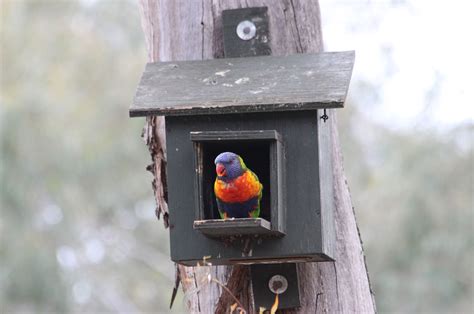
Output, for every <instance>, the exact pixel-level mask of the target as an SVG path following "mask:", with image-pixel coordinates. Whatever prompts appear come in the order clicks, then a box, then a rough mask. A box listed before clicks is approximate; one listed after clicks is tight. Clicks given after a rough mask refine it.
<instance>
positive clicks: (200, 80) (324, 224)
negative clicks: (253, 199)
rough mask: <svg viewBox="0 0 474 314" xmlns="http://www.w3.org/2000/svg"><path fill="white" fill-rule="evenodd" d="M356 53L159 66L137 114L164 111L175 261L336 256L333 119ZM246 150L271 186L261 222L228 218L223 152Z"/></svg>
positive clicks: (145, 82)
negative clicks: (221, 178) (217, 163)
mask: <svg viewBox="0 0 474 314" xmlns="http://www.w3.org/2000/svg"><path fill="white" fill-rule="evenodd" d="M353 63H354V52H331V53H319V54H297V55H291V56H285V57H274V56H262V57H248V58H227V59H214V60H206V61H182V62H164V63H149V64H147V66H146V69H145V72H144V74H143V76H142V79H141V81H140V84H139V86H138V90H137V93H136V96H135V99H134V102H133V105H132V106H131V108H130V115H131V116H146V115H164V116H165V120H166V137H167V177H168V199H169V201H168V202H169V204H168V205H169V212H170V216H169V221H170V241H171V257H172V260H173V261H175V262H179V263H183V264H186V265H195V264H196V263H197V262H199V261H202V259H203V257H206V259H207V261H209V262H212V263H213V264H231V263H262V262H263V263H266V262H291V261H323V260H331V259H332V257H333V250H334V243H335V233H334V198H333V192H332V191H333V183H332V182H333V178H332V159H331V155H330V152H331V145H332V143H331V137H330V134H329V123H325V121H323V120H322V119H320V116H321V114H322V109H325V108H338V107H343V104H344V100H345V98H346V94H347V89H348V86H349V82H350V77H351V73H352V68H353ZM223 151H233V152H235V153H237V154H239V155H241V156H242V157H243V158H244V160H245V162H246V164H247V166H248V167H249V168H250V169H252V170H253V171H254V172H255V173H257V175H258V176H259V178H260V181H261V182H262V184H263V186H264V189H263V198H262V204H261V205H262V206H261V207H262V208H261V215H260V217H259V218H255V219H250V218H248V219H245V218H243V219H234V220H221V219H218V218H219V217H218V214H217V209H216V203H215V196H214V194H213V181H214V179H215V172H214V158H215V157H216V156H217V154H219V153H220V152H223Z"/></svg>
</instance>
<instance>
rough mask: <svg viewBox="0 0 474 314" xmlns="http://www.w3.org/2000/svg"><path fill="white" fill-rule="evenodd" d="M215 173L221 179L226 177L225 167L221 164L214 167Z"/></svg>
mask: <svg viewBox="0 0 474 314" xmlns="http://www.w3.org/2000/svg"><path fill="white" fill-rule="evenodd" d="M216 172H217V175H218V176H219V177H223V176H225V175H226V171H225V167H224V165H223V164H221V163H219V164H217V165H216Z"/></svg>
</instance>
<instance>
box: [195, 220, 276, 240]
mask: <svg viewBox="0 0 474 314" xmlns="http://www.w3.org/2000/svg"><path fill="white" fill-rule="evenodd" d="M193 228H194V229H195V230H198V231H200V232H202V233H203V234H205V235H207V236H211V237H224V236H236V235H246V234H251V235H255V234H268V235H270V234H274V231H272V230H271V226H270V222H269V221H267V220H265V219H263V218H231V219H208V220H196V221H194V223H193Z"/></svg>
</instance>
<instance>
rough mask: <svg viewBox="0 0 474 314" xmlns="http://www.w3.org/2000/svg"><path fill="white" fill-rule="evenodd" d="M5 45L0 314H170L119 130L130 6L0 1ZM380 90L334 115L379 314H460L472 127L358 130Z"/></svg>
mask: <svg viewBox="0 0 474 314" xmlns="http://www.w3.org/2000/svg"><path fill="white" fill-rule="evenodd" d="M326 10H330V7H328V8H327V9H326ZM322 14H323V20H324V16H325V14H326V11H325V7H324V6H323V10H322ZM369 22H370V21H369ZM0 35H1V50H0V57H1V60H0V62H1V63H0V65H1V68H0V71H1V72H0V74H1V76H0V82H1V98H0V103H1V105H0V139H1V142H0V210H1V218H0V239H1V243H0V311H1V312H2V313H3V312H5V313H16V312H61V313H67V312H80V311H83V312H99V311H100V312H118V311H120V312H166V311H168V309H167V308H168V304H169V298H170V295H171V287H172V285H173V281H174V270H173V265H172V263H171V262H170V260H169V256H168V250H169V249H168V235H167V231H166V230H164V228H163V227H162V223H161V222H157V221H156V218H155V216H154V201H153V197H152V190H151V184H150V180H151V175H149V174H148V173H146V171H145V167H146V165H147V164H148V163H149V156H148V151H147V149H146V146H145V145H144V143H143V142H142V140H141V139H140V133H141V128H142V126H143V121H142V120H141V119H129V118H128V106H129V103H130V101H131V99H132V97H133V94H134V91H135V87H136V85H137V82H138V79H139V76H140V74H141V72H142V70H143V68H144V64H145V62H146V55H145V54H146V51H145V47H144V39H143V34H142V30H141V27H140V21H139V15H138V8H137V6H136V4H135V3H134V2H133V1H103V2H100V1H93V0H87V1H86V0H84V1H78V2H76V1H13V0H10V1H3V2H2V3H1V26H0ZM330 36H331V34H330V33H327V32H326V33H325V37H326V38H328V37H330ZM386 55H387V59H390V49H386ZM358 57H359V55H358ZM362 58H364V56H362ZM360 71H364V69H361V70H360ZM413 71H416V69H413ZM388 72H390V71H388ZM389 75H390V73H388V74H387V77H389ZM440 82H441V83H440ZM442 82H443V80H442V79H440V80H434V83H433V84H441V85H433V89H432V90H438V89H441V90H442V88H443V84H442ZM383 84H384V81H377V82H376V83H374V81H371V80H369V79H362V78H360V77H359V78H358V77H357V75H355V81H354V82H353V84H352V86H351V91H350V95H351V97H350V99H349V100H348V104H347V107H346V109H345V110H341V111H339V129H340V133H341V137H342V146H343V150H344V155H345V166H346V171H347V175H348V181H349V186H350V187H351V190H352V197H353V202H354V206H355V211H356V214H357V218H358V221H359V227H360V229H361V234H362V238H363V240H364V244H365V250H366V255H367V262H368V268H369V271H370V275H371V281H372V284H373V286H374V290H375V294H376V300H377V307H378V310H379V311H380V312H392V311H397V312H471V311H472V310H473V306H474V305H473V298H474V296H473V294H474V287H473V285H474V284H473V281H474V276H473V270H472V269H473V268H474V265H473V258H474V232H473V231H474V230H473V219H474V217H473V198H472V195H473V194H474V188H473V173H474V171H473V170H474V169H473V151H472V142H473V141H472V140H473V139H472V134H473V128H474V127H473V123H472V120H467V122H462V123H457V124H455V125H452V126H450V127H447V128H439V127H437V126H436V125H433V124H423V123H421V124H420V123H419V121H418V122H417V124H416V125H412V126H409V127H405V128H393V127H392V126H390V125H388V124H386V123H384V122H383V121H381V120H380V119H377V116H373V117H372V116H371V115H370V114H369V115H368V114H367V111H368V109H370V108H371V106H373V103H374V102H375V100H379V102H381V103H382V105H381V106H379V107H378V109H377V110H378V111H379V112H383V108H384V107H383V99H382V101H380V99H381V98H383V95H380V94H379V93H378V91H377V89H378V86H380V85H383ZM436 99H437V98H436V93H431V94H430V95H427V97H426V98H425V99H424V101H425V102H426V105H427V106H429V105H430V102H433V101H436ZM400 110H410V108H406V107H404V106H403V104H400ZM453 110H456V107H455V104H453ZM466 114H468V113H466ZM182 309H183V307H182V306H181V303H180V301H179V300H178V302H176V303H175V308H174V311H175V312H179V311H182Z"/></svg>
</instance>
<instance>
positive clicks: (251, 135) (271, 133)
mask: <svg viewBox="0 0 474 314" xmlns="http://www.w3.org/2000/svg"><path fill="white" fill-rule="evenodd" d="M189 136H190V138H191V141H194V142H218V141H232V140H235V141H241V140H252V141H255V140H276V141H281V136H280V134H278V132H277V131H276V130H256V131H193V132H190V134H189Z"/></svg>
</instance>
